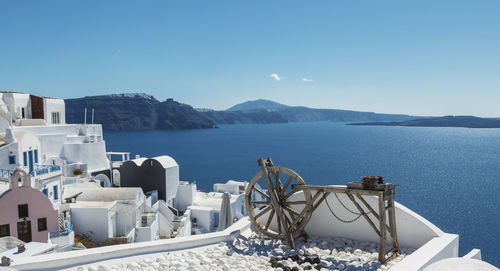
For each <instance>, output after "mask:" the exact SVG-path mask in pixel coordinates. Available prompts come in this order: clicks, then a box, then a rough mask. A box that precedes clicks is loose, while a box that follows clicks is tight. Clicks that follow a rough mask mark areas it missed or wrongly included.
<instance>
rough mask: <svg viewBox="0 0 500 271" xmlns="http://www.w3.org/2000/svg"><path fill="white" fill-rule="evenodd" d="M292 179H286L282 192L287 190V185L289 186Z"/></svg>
mask: <svg viewBox="0 0 500 271" xmlns="http://www.w3.org/2000/svg"><path fill="white" fill-rule="evenodd" d="M292 179H293V177H292V176H290V177H288V180H287V181H286V183H285V185H284V186H283V191H285V192H286V189H287V188H288V185H289V184H290V182H291V181H292Z"/></svg>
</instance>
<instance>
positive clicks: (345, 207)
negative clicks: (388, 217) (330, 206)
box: [333, 193, 372, 215]
mask: <svg viewBox="0 0 500 271" xmlns="http://www.w3.org/2000/svg"><path fill="white" fill-rule="evenodd" d="M333 194H334V195H335V197H336V198H337V200H338V201H339V202H340V205H342V207H344V209H346V210H347V211H349V213H351V214H354V215H362V214H361V213H358V212H354V211H351V210H350V209H349V208H347V206H345V205H344V203H343V202H342V201H341V200H340V199H339V196H337V193H333ZM363 212H364V211H363ZM364 213H365V214H367V215H368V214H371V213H372V212H371V211H370V212H368V213H367V212H364Z"/></svg>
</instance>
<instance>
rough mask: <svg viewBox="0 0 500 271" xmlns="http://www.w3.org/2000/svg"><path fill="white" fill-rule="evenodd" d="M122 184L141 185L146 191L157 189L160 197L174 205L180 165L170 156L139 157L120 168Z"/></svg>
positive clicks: (126, 162)
mask: <svg viewBox="0 0 500 271" xmlns="http://www.w3.org/2000/svg"><path fill="white" fill-rule="evenodd" d="M119 178H120V186H122V187H141V188H142V189H143V190H144V192H145V193H149V192H153V191H155V190H156V191H157V192H158V199H161V200H164V201H165V202H167V203H168V204H169V205H170V206H173V199H174V198H175V197H176V195H177V188H178V187H179V165H178V164H177V162H176V161H175V160H174V159H173V158H172V157H170V156H167V155H162V156H157V157H153V158H149V159H148V158H145V157H142V158H137V159H134V160H130V161H125V162H124V163H123V164H121V166H120V168H119Z"/></svg>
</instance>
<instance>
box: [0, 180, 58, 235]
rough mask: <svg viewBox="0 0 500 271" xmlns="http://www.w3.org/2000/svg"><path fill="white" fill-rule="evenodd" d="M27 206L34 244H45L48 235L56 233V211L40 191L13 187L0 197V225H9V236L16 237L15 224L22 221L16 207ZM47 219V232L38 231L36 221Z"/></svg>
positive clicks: (25, 187)
mask: <svg viewBox="0 0 500 271" xmlns="http://www.w3.org/2000/svg"><path fill="white" fill-rule="evenodd" d="M19 204H28V212H29V217H28V218H26V220H30V221H31V237H32V241H35V242H47V241H48V235H49V234H48V233H49V232H51V231H57V230H58V229H59V226H58V218H57V211H56V210H54V207H53V206H52V203H51V202H50V200H49V199H48V198H47V196H45V195H44V194H43V193H42V192H41V191H39V190H37V189H34V188H31V187H30V186H22V187H13V188H12V189H11V190H8V191H7V192H5V193H4V194H3V195H2V196H0V225H4V224H10V235H11V236H14V237H17V222H21V221H23V219H22V218H21V219H20V218H19V213H18V209H17V205H19ZM43 217H46V218H47V230H45V231H41V232H39V231H38V219H39V218H43Z"/></svg>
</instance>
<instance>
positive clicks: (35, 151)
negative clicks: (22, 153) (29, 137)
mask: <svg viewBox="0 0 500 271" xmlns="http://www.w3.org/2000/svg"><path fill="white" fill-rule="evenodd" d="M34 156H35V164H38V150H37V149H35V150H34Z"/></svg>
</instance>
